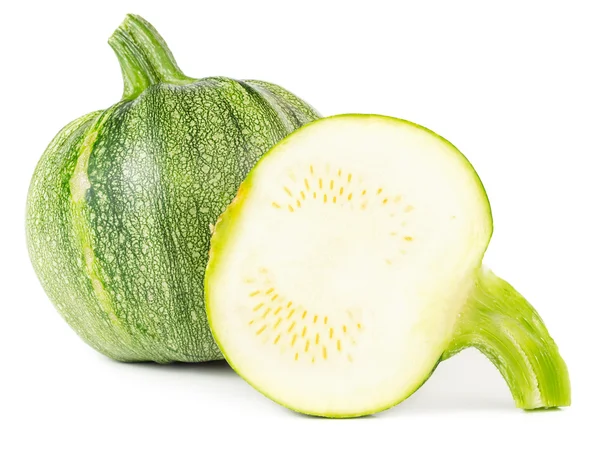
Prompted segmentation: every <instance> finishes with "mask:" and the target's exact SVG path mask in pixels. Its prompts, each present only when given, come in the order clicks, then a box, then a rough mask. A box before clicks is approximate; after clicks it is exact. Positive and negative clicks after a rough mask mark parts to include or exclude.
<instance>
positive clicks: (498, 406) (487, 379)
mask: <svg viewBox="0 0 600 462" xmlns="http://www.w3.org/2000/svg"><path fill="white" fill-rule="evenodd" d="M457 411H466V412H478V411H486V412H489V411H494V412H505V411H511V412H514V411H515V404H514V401H513V399H512V396H511V394H510V390H509V388H508V385H506V382H505V381H504V378H502V376H501V375H500V372H498V370H497V369H496V368H495V367H494V365H493V364H492V363H491V362H490V361H489V360H488V359H487V358H486V357H485V356H483V355H482V354H481V353H479V352H478V351H477V350H474V349H469V350H465V351H463V352H461V353H459V354H458V355H457V356H455V357H453V358H451V359H449V360H447V361H444V362H442V363H441V364H440V365H439V366H438V368H437V369H436V370H435V371H434V373H433V375H432V376H431V377H430V378H429V380H428V381H427V382H425V384H424V385H423V386H422V387H421V388H420V389H419V390H417V391H416V392H415V394H414V395H412V396H410V397H409V398H408V399H407V400H406V401H404V402H402V403H400V405H398V406H396V407H394V408H392V409H391V410H389V411H387V412H385V413H383V414H382V416H384V415H386V416H391V415H395V414H396V413H398V414H429V413H440V412H457Z"/></svg>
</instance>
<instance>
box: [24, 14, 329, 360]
mask: <svg viewBox="0 0 600 462" xmlns="http://www.w3.org/2000/svg"><path fill="white" fill-rule="evenodd" d="M109 43H110V45H111V46H112V47H113V49H114V50H115V52H116V54H117V57H118V58H119V61H120V63H121V68H122V72H123V78H124V82H125V91H124V95H123V99H122V101H120V102H119V103H117V104H116V105H114V106H112V107H111V108H109V109H107V110H106V111H99V112H94V113H91V114H88V115H86V116H84V117H82V118H80V119H78V120H76V121H74V122H72V123H70V124H69V125H67V126H66V127H65V128H63V129H62V130H61V131H60V133H59V134H58V135H57V136H56V138H55V139H54V140H53V141H52V143H51V144H50V145H49V146H48V148H47V149H46V152H45V153H44V155H43V156H42V158H41V160H40V162H39V164H38V166H37V168H36V170H35V173H34V175H33V179H32V182H31V186H30V190H29V196H28V201H27V238H28V246H29V253H30V257H31V261H32V263H33V266H34V268H35V271H36V273H37V275H38V277H39V279H40V281H41V283H42V285H43V287H44V289H45V291H46V293H47V294H48V296H49V297H50V299H51V300H52V302H53V303H54V305H55V306H56V308H57V309H58V311H59V312H60V314H61V315H62V316H63V317H64V319H65V320H66V321H67V322H68V323H69V324H70V325H71V327H72V328H73V329H74V330H75V331H76V332H77V333H78V334H79V335H80V336H81V337H82V338H83V340H85V341H86V342H87V343H88V344H89V345H91V346H92V347H94V348H95V349H96V350H98V351H100V352H101V353H103V354H105V355H106V356H109V357H111V358H114V359H117V360H120V361H155V362H159V363H166V362H171V361H185V362H198V361H209V360H215V359H221V358H223V356H222V355H221V353H220V351H219V349H218V347H217V345H216V343H215V342H214V340H213V338H212V336H211V333H210V330H209V327H208V323H207V318H206V313H205V309H204V296H203V283H204V268H205V266H206V263H207V259H208V249H209V242H210V235H211V231H212V225H213V224H214V223H215V222H216V220H217V218H218V216H219V215H220V213H221V212H223V210H224V209H225V207H226V206H227V204H228V203H229V202H230V201H231V199H232V198H233V197H234V196H235V193H236V191H237V189H238V186H239V185H240V183H241V182H242V180H243V179H244V178H245V177H246V175H247V173H248V172H249V171H250V169H251V168H252V166H253V165H254V164H255V163H256V161H257V160H258V159H259V158H260V157H261V155H262V154H264V153H265V152H266V151H267V150H268V149H269V148H270V147H271V146H273V145H274V144H275V143H277V142H278V141H279V140H280V139H282V138H283V137H284V136H285V135H287V134H288V133H290V132H292V131H293V130H295V129H296V128H298V127H300V126H302V125H303V124H305V123H306V122H309V121H312V120H314V119H316V118H317V117H318V114H317V113H316V112H315V110H314V109H312V108H311V107H310V106H309V105H308V104H306V103H305V102H303V101H302V100H300V99H299V98H297V97H296V96H294V95H292V94H291V93H289V92H287V91H286V90H284V89H283V88H281V87H279V86H277V85H273V84H269V83H266V82H259V81H249V80H247V81H237V80H232V79H228V78H223V77H217V78H206V79H201V80H196V79H191V78H189V77H186V76H185V75H183V74H182V73H181V71H180V70H179V68H178V67H177V64H176V63H175V60H174V59H173V56H172V55H171V53H170V51H169V49H168V47H167V46H166V44H165V43H164V41H163V40H162V38H161V37H160V35H158V33H157V32H156V30H155V29H154V28H153V27H152V26H151V25H150V24H148V23H147V22H146V21H144V20H143V19H142V18H140V17H137V16H132V15H129V16H127V18H126V19H125V21H124V22H123V24H122V25H121V26H120V27H119V28H118V29H117V30H116V31H115V33H114V35H113V36H112V37H111V39H110V40H109Z"/></svg>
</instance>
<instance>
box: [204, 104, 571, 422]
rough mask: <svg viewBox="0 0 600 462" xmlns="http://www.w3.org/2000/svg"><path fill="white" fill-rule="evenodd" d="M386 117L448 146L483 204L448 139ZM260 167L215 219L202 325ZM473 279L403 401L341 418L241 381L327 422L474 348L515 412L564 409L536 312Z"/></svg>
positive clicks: (557, 370) (484, 273)
mask: <svg viewBox="0 0 600 462" xmlns="http://www.w3.org/2000/svg"><path fill="white" fill-rule="evenodd" d="M333 117H354V118H356V117H358V118H370V117H377V118H381V117H386V116H380V115H371V114H343V115H337V116H333ZM329 118H332V117H326V118H321V119H319V120H317V121H315V122H311V123H309V124H307V125H305V126H304V127H303V128H301V129H299V130H297V131H296V132H295V133H299V132H301V131H302V130H305V129H306V128H307V127H309V126H310V125H312V124H318V123H324V122H325V123H326V121H327V119H329ZM386 118H389V119H393V120H395V121H396V122H398V123H400V124H410V125H412V126H414V127H416V128H418V129H420V130H425V131H427V132H429V133H430V134H432V135H434V136H436V137H438V138H439V139H441V140H442V141H444V142H445V143H447V144H448V145H450V146H451V147H452V149H454V150H455V151H456V154H457V155H458V156H460V158H461V159H462V160H463V161H464V163H465V168H467V169H469V170H470V171H472V172H473V175H475V176H476V177H477V180H478V182H479V184H480V187H481V193H482V195H483V197H485V199H486V200H487V194H486V192H485V188H484V186H483V184H482V183H481V181H480V180H479V177H478V176H477V172H476V171H475V169H474V168H473V166H472V165H471V164H470V163H469V161H468V160H467V159H466V157H464V156H463V154H462V153H461V152H460V151H459V150H458V149H457V148H456V147H455V146H454V145H452V144H451V143H450V142H449V141H448V140H446V139H444V138H442V137H441V136H439V135H437V134H436V133H434V132H432V131H431V130H429V129H427V128H425V127H422V126H420V125H417V124H414V123H413V122H409V121H406V120H401V119H395V118H391V117H386ZM293 136H294V134H292V135H290V136H289V137H288V138H286V139H285V140H283V141H282V142H281V144H283V143H285V142H287V140H288V139H289V138H292V137H293ZM277 147H278V146H277V145H276V146H274V147H273V148H272V149H271V150H270V151H269V152H268V153H267V154H265V156H263V158H262V159H265V158H267V157H268V156H269V155H270V154H271V153H273V152H274V151H276V150H277ZM260 163H261V161H259V162H258V163H257V164H256V166H255V167H254V168H253V169H252V171H251V172H250V174H249V175H248V176H247V178H246V180H244V182H243V183H242V184H241V186H240V189H239V191H238V194H237V196H236V197H235V198H234V200H233V201H232V202H231V204H230V205H229V206H228V207H227V209H226V210H225V212H224V213H223V214H222V215H221V216H220V218H219V221H218V222H217V224H216V226H215V232H214V233H213V235H212V238H211V247H210V258H209V262H208V266H207V269H206V278H205V300H206V309H207V313H208V321H209V323H210V324H211V326H212V321H211V314H212V313H214V312H215V311H216V310H218V309H219V307H218V306H216V305H215V304H214V303H213V302H212V301H211V287H212V285H213V284H219V281H218V278H217V274H218V273H219V265H220V258H219V255H220V254H223V253H226V252H228V242H229V241H230V239H231V237H232V236H233V234H234V233H239V232H243V229H240V227H239V226H236V221H237V219H238V217H239V216H240V214H241V213H242V212H243V210H244V205H245V200H246V197H247V195H248V191H250V190H251V189H252V187H253V184H254V183H256V182H259V181H262V179H261V174H260ZM488 206H489V201H488ZM488 210H489V220H490V225H491V223H492V214H491V209H490V208H489V207H488ZM489 229H490V235H489V236H488V239H487V242H486V245H485V246H484V247H482V248H481V259H480V261H481V260H483V256H484V254H485V251H486V249H487V244H488V243H489V240H490V239H491V237H492V234H491V229H492V226H490V227H489ZM473 280H474V281H473V282H474V283H473V289H472V291H471V294H470V296H469V297H468V299H467V301H466V303H465V305H464V306H463V307H462V309H461V310H460V314H459V317H458V318H457V320H456V322H455V326H454V334H453V336H452V338H451V339H449V343H448V346H447V348H446V351H445V352H444V353H443V355H442V356H441V357H440V358H439V359H438V360H437V361H435V362H433V363H432V364H431V369H430V371H429V373H428V374H427V375H426V376H425V377H423V379H422V381H420V382H419V383H418V384H416V385H415V387H414V388H413V389H412V391H410V392H409V393H407V394H406V395H405V396H399V397H398V399H397V400H396V401H395V402H392V403H389V404H388V405H386V406H384V407H382V408H376V409H372V410H370V411H369V412H360V413H358V414H347V415H346V414H343V415H338V414H335V415H321V414H314V413H312V412H310V411H307V410H303V409H296V408H294V406H292V405H290V404H289V403H284V402H279V401H277V400H276V399H275V398H274V397H272V396H269V395H268V394H266V393H264V391H263V390H261V389H259V388H258V387H256V385H255V384H253V383H252V381H251V380H249V379H248V378H247V377H244V379H245V380H246V381H248V382H249V383H250V384H251V385H252V386H254V387H255V388H256V389H257V390H258V391H260V392H261V393H263V394H264V395H265V396H267V397H268V398H270V399H272V400H273V401H275V402H278V403H279V404H282V405H283V406H286V407H288V408H290V409H292V410H294V411H297V412H301V413H305V414H311V415H318V416H320V417H332V418H349V417H359V416H363V415H367V414H374V413H376V412H380V411H383V410H386V409H389V408H391V407H393V406H395V405H396V404H398V403H400V402H402V401H404V400H405V399H406V398H408V397H409V396H410V395H412V394H413V393H414V392H416V391H417V390H418V389H419V388H420V387H421V386H422V385H423V384H424V383H425V382H426V381H427V379H428V378H429V377H430V376H431V374H433V372H434V370H435V368H436V367H437V365H438V364H439V363H440V362H441V361H443V360H446V359H449V358H450V357H452V356H453V355H455V354H456V353H458V352H460V351H462V350H464V349H465V348H470V347H474V348H476V349H478V350H479V351H481V352H482V353H483V354H484V355H485V356H486V357H487V358H488V359H490V361H491V362H492V363H493V364H494V365H495V366H496V368H497V369H498V370H499V371H500V373H501V374H502V376H503V377H504V379H505V380H506V383H507V385H508V386H509V388H510V391H511V393H512V396H513V399H514V401H515V405H516V406H517V407H519V408H522V409H526V410H530V409H546V408H555V407H559V406H569V405H570V404H571V385H570V380H569V373H568V370H567V366H566V364H565V362H564V360H563V359H562V357H561V356H560V354H559V352H558V347H557V346H556V344H555V343H554V341H553V339H552V337H550V334H549V333H548V330H547V329H546V327H545V325H544V323H543V321H542V319H541V318H540V316H539V314H538V313H537V312H536V310H535V309H534V308H533V307H532V306H531V305H530V304H529V303H528V302H527V300H525V298H524V297H523V296H522V295H521V294H519V293H518V292H517V291H516V290H515V289H514V288H513V287H512V286H511V285H510V284H509V283H507V282H506V281H504V280H503V279H501V278H499V277H498V276H496V275H495V274H494V273H492V272H491V271H490V270H488V269H486V268H485V267H479V268H475V269H474V271H473ZM212 332H213V335H214V337H215V339H216V341H217V344H218V345H219V348H220V349H221V351H222V352H223V354H224V356H225V359H226V360H227V361H228V362H229V364H230V365H231V367H232V368H234V369H235V370H236V371H237V372H238V373H239V369H238V368H237V367H236V364H234V363H233V362H232V361H231V360H230V358H228V356H227V345H224V344H223V343H222V342H221V341H220V340H219V337H218V334H217V333H216V331H215V329H213V330H212ZM240 375H241V374H240Z"/></svg>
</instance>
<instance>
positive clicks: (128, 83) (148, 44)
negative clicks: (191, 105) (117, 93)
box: [108, 14, 194, 100]
mask: <svg viewBox="0 0 600 462" xmlns="http://www.w3.org/2000/svg"><path fill="white" fill-rule="evenodd" d="M108 43H109V45H110V46H111V47H112V49H113V50H114V52H115V53H116V55H117V58H118V59H119V63H120V64H121V72H122V73H123V83H124V90H123V99H125V100H131V99H134V98H136V97H137V96H138V95H139V94H140V93H142V92H143V91H144V90H145V89H146V88H148V87H150V86H152V85H156V84H158V83H172V84H180V85H183V84H187V83H191V82H194V79H192V78H190V77H187V76H186V75H185V74H183V72H181V69H179V66H177V63H176V61H175V58H174V57H173V54H172V53H171V50H169V47H168V46H167V44H166V43H165V41H164V40H163V38H162V37H161V36H160V34H159V33H158V32H157V31H156V29H155V28H154V27H152V25H151V24H150V23H148V22H147V21H145V20H144V19H143V18H141V17H140V16H136V15H131V14H128V15H127V16H126V17H125V20H124V21H123V22H122V23H121V25H120V26H119V27H118V28H117V30H115V32H114V33H113V35H112V36H111V37H110V38H109V39H108Z"/></svg>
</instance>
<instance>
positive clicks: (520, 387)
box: [443, 268, 571, 409]
mask: <svg viewBox="0 0 600 462" xmlns="http://www.w3.org/2000/svg"><path fill="white" fill-rule="evenodd" d="M468 347H475V348H477V349H478V350H479V351H481V352H482V353H483V354H484V355H486V356H487V357H488V358H489V359H490V360H491V361H492V362H493V363H494V365H495V366H496V367H497V368H498V370H499V371H500V373H501V374H502V376H503V377H504V379H505V380H506V382H507V384H508V386H509V387H510V391H511V393H512V395H513V398H514V400H515V403H516V405H517V406H518V407H520V408H523V409H538V408H551V407H557V406H568V405H569V404H571V386H570V382H569V373H568V371H567V366H566V364H565V362H564V361H563V359H562V358H561V356H560V354H559V352H558V348H557V346H556V344H555V343H554V341H553V340H552V337H550V334H549V333H548V330H547V329H546V326H545V325H544V323H543V321H542V319H541V318H540V316H539V314H538V313H537V312H536V311H535V309H534V308H533V307H532V306H531V305H530V304H529V303H528V302H527V300H525V299H524V298H523V296H522V295H521V294H519V293H518V292H517V291H516V290H515V289H514V288H513V287H512V286H511V285H510V284H509V283H507V282H506V281H504V280H502V279H500V278H499V277H498V276H496V275H495V274H494V273H492V272H491V271H490V270H488V269H486V268H481V269H480V270H479V273H478V275H477V280H476V283H475V287H474V289H473V292H472V293H471V295H470V297H469V300H468V301H467V304H466V306H465V309H464V311H463V312H462V313H461V317H460V320H459V321H458V324H457V329H456V333H455V337H454V340H453V341H452V343H451V344H450V347H449V348H448V350H447V351H446V353H444V356H443V359H447V358H449V357H451V356H452V355H454V354H456V353H458V352H459V351H461V350H463V349H464V348H468Z"/></svg>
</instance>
